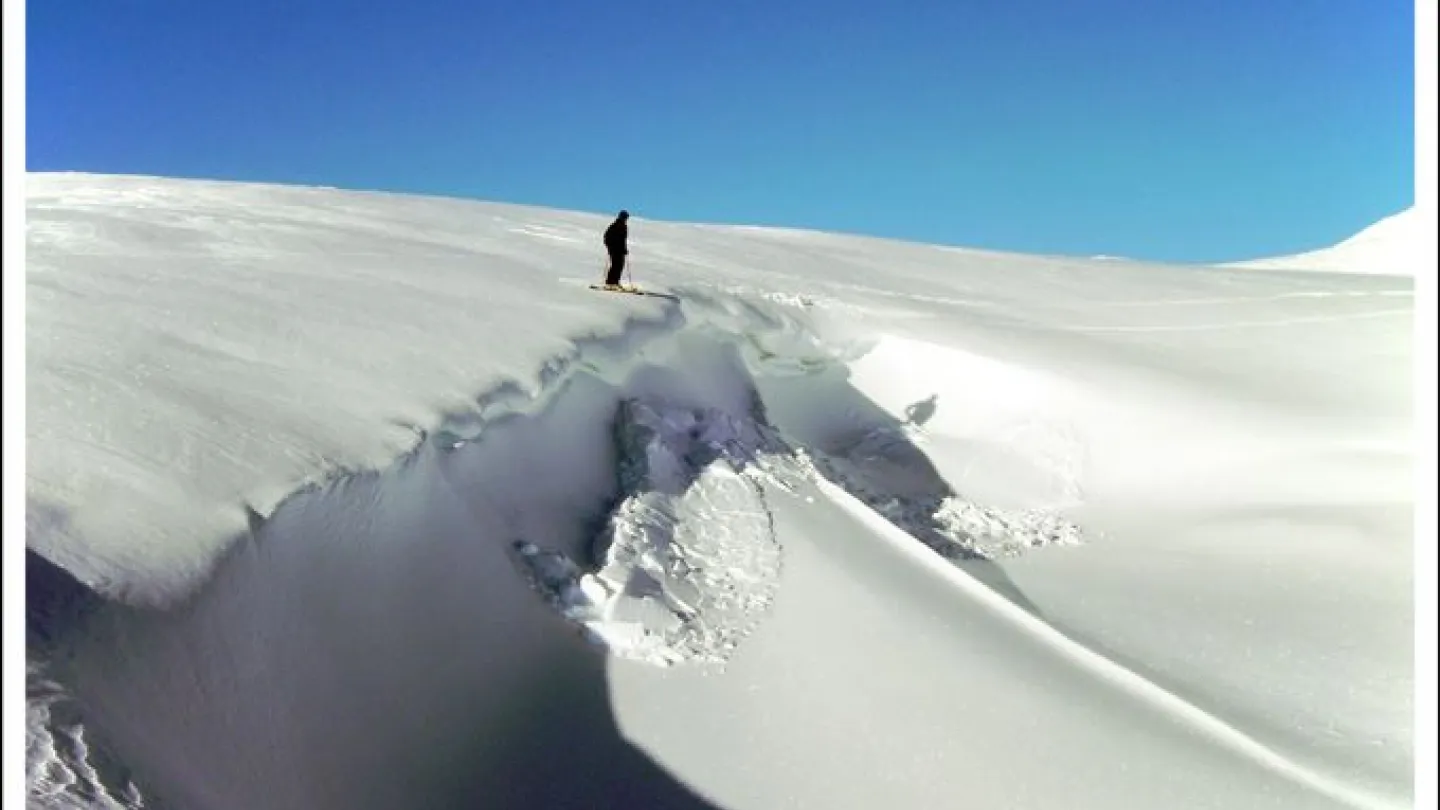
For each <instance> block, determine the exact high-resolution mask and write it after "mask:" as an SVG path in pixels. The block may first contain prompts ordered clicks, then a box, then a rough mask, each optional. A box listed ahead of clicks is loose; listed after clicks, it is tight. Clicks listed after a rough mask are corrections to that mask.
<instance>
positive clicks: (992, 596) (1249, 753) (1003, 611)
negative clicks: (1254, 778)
mask: <svg viewBox="0 0 1440 810" xmlns="http://www.w3.org/2000/svg"><path fill="white" fill-rule="evenodd" d="M816 485H817V486H818V487H819V488H820V491H821V492H823V493H825V495H827V496H828V497H829V498H830V500H831V501H832V502H834V503H836V504H837V505H839V506H841V508H843V509H844V510H845V511H847V512H850V513H851V514H853V515H856V516H857V517H859V518H860V519H861V520H862V521H864V522H866V523H869V524H870V525H871V526H872V527H873V528H874V529H875V531H876V533H877V534H878V535H879V536H881V537H886V538H889V539H890V540H891V544H892V545H893V546H894V547H895V548H897V549H898V550H900V552H901V553H903V554H906V555H908V556H910V557H911V558H912V559H915V560H916V561H918V562H919V563H920V564H922V565H924V566H926V567H928V568H930V569H931V570H932V571H934V572H935V573H937V574H938V575H940V576H942V577H944V578H946V579H948V580H949V581H950V582H952V583H954V584H955V585H956V586H957V588H958V589H959V590H961V591H963V592H965V593H967V594H970V595H972V596H974V597H975V598H976V599H977V600H979V601H980V602H981V603H983V604H985V605H986V606H987V607H989V608H990V609H991V610H993V611H994V612H995V613H997V614H998V615H1000V616H1002V617H1004V618H1006V619H1008V620H1009V621H1010V622H1011V623H1012V624H1013V625H1014V626H1015V627H1016V628H1017V629H1020V630H1021V631H1022V632H1024V633H1025V634H1027V635H1029V636H1030V637H1031V638H1033V639H1035V640H1036V641H1037V642H1038V643H1040V644H1042V645H1044V646H1045V647H1046V648H1048V649H1049V650H1050V651H1051V652H1053V653H1054V654H1056V655H1059V656H1061V657H1063V658H1065V659H1067V660H1069V661H1070V662H1071V663H1072V664H1074V665H1075V666H1076V667H1078V668H1080V669H1082V670H1087V671H1088V672H1089V673H1090V674H1091V675H1092V676H1094V677H1096V678H1098V679H1100V680H1103V681H1106V682H1108V683H1110V684H1111V685H1113V686H1114V687H1115V688H1117V689H1119V690H1120V691H1122V692H1124V693H1125V694H1127V695H1129V696H1130V697H1131V698H1133V699H1135V700H1136V701H1139V702H1141V703H1146V704H1149V705H1150V706H1151V707H1152V708H1154V709H1155V710H1156V711H1159V712H1161V713H1163V714H1165V715H1167V716H1169V717H1171V718H1172V719H1174V720H1175V721H1176V722H1178V723H1183V724H1185V725H1187V726H1189V727H1190V728H1192V729H1194V730H1195V731H1197V732H1199V733H1201V734H1203V735H1205V736H1206V737H1208V738H1210V739H1211V740H1213V741H1214V742H1215V743H1216V744H1217V745H1219V746H1222V747H1224V748H1226V749H1228V750H1230V751H1231V752H1233V753H1234V754H1236V755H1238V756H1241V757H1244V758H1245V759H1248V760H1250V761H1251V762H1253V763H1255V764H1256V765H1257V766H1259V767H1262V768H1265V769H1267V770H1269V771H1271V772H1273V773H1276V774H1278V775H1280V776H1282V777H1285V778H1287V779H1290V780H1292V781H1294V782H1296V783H1297V784H1300V785H1303V786H1305V787H1307V788H1309V789H1311V790H1314V791H1315V792H1317V793H1319V794H1321V795H1324V796H1327V797H1329V798H1331V799H1334V800H1336V801H1337V802H1340V803H1341V804H1344V805H1346V806H1349V807H1354V808H1358V809H1365V808H1376V807H1387V808H1388V807H1395V808H1400V807H1405V806H1407V805H1406V804H1404V803H1402V802H1397V801H1387V800H1386V799H1385V798H1383V797H1381V796H1378V795H1376V794H1374V793H1372V792H1369V791H1366V790H1365V789H1363V788H1360V787H1357V786H1355V785H1351V784H1348V783H1346V782H1345V781H1344V780H1342V779H1340V778H1337V777H1334V776H1331V775H1329V774H1326V773H1322V772H1319V771H1317V770H1315V769H1313V768H1311V767H1309V766H1306V765H1304V764H1302V763H1300V762H1297V761H1295V760H1293V759H1291V758H1290V757H1288V756H1286V755H1285V754H1283V753H1281V752H1279V751H1277V750H1275V749H1274V748H1272V747H1270V746H1269V745H1266V744H1265V743H1263V742H1261V741H1259V740H1257V739H1255V738H1254V737H1252V736H1250V735H1249V734H1247V733H1246V732H1245V731H1243V730H1242V729H1240V728H1237V727H1235V726H1233V725H1231V724H1230V723H1229V722H1227V721H1225V720H1224V719H1222V718H1220V717H1218V716H1216V715H1214V714H1212V713H1210V712H1208V711H1206V710H1205V709H1203V708H1201V707H1199V706H1197V705H1195V704H1194V703H1191V702H1190V701H1188V700H1186V699H1185V698H1184V697H1181V696H1180V695H1177V694H1175V693H1174V692H1171V691H1170V690H1168V689H1166V688H1165V687H1163V686H1161V685H1159V684H1157V683H1155V682H1154V681H1152V680H1150V679H1149V678H1146V677H1145V676H1144V675H1142V674H1140V673H1138V672H1135V671H1134V670H1132V669H1130V668H1129V667H1126V666H1125V665H1124V664H1121V663H1118V662H1116V661H1114V660H1112V659H1110V658H1108V657H1107V656H1105V655H1103V654H1102V653H1099V652H1096V651H1095V650H1092V649H1090V648H1089V647H1088V646H1086V645H1084V644H1082V643H1080V642H1078V641H1076V640H1074V639H1072V638H1070V637H1069V636H1068V635H1066V634H1065V633H1064V632H1062V631H1061V630H1059V629H1058V628H1056V627H1054V626H1053V625H1051V624H1050V623H1049V622H1046V621H1045V620H1043V619H1041V618H1039V617H1038V616H1035V615H1034V614H1032V613H1030V612H1029V611H1027V610H1025V609H1024V608H1023V607H1021V606H1020V605H1017V604H1015V603H1014V602H1012V601H1011V600H1009V599H1007V598H1006V597H1005V596H1004V595H1002V594H1000V593H998V592H996V591H995V590H994V589H992V588H990V587H989V586H988V585H986V584H985V583H983V582H981V581H980V580H979V579H977V578H976V577H975V576H974V575H972V574H971V573H969V572H968V571H965V570H964V569H962V568H959V567H957V566H953V565H949V564H947V563H945V561H944V560H943V559H942V558H941V557H939V556H937V555H934V554H929V553H926V552H925V551H923V550H922V549H921V548H919V547H918V546H917V545H916V544H915V543H913V542H908V541H909V540H910V539H912V538H911V536H910V535H909V534H908V533H906V532H905V531H904V530H903V529H902V528H900V527H898V526H896V525H894V524H893V523H891V522H890V521H888V520H886V519H885V518H884V516H883V515H880V514H878V513H876V512H875V511H874V510H872V509H870V508H869V507H868V506H866V505H865V504H864V503H863V502H862V501H860V500H859V499H857V498H855V497H854V496H852V495H851V494H850V493H848V492H846V491H845V490H844V489H842V488H840V487H839V486H837V485H836V484H833V483H831V482H829V481H826V480H823V479H821V480H817V481H816ZM897 534H902V535H904V538H903V539H902V538H901V537H897V536H896V535H897Z"/></svg>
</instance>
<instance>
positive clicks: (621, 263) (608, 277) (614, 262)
mask: <svg viewBox="0 0 1440 810" xmlns="http://www.w3.org/2000/svg"><path fill="white" fill-rule="evenodd" d="M624 271H625V254H624V253H616V252H613V251H612V252H611V253H610V270H609V271H608V272H606V273H605V283H606V284H610V285H615V284H619V283H620V274H621V273H623V272H624Z"/></svg>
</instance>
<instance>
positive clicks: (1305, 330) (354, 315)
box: [26, 175, 1413, 810]
mask: <svg viewBox="0 0 1440 810" xmlns="http://www.w3.org/2000/svg"><path fill="white" fill-rule="evenodd" d="M28 183H29V191H28V206H27V214H28V225H27V229H28V258H27V268H26V274H27V302H26V303H27V318H28V321H27V347H26V352H27V385H28V418H27V431H28V440H29V444H28V462H27V482H28V483H27V490H28V499H27V500H28V507H29V511H28V527H29V531H28V537H27V543H28V547H29V552H28V583H29V593H28V596H27V606H28V608H29V615H28V623H27V628H28V630H29V650H30V652H29V666H30V675H29V685H30V701H29V705H30V716H29V746H28V752H29V753H28V764H29V774H30V776H29V791H30V797H31V803H32V805H34V806H37V807H72V806H82V807H174V808H255V807H266V808H277V810H278V809H281V808H347V809H353V808H399V807H519V806H524V807H723V808H736V809H737V810H738V809H739V808H777V807H833V808H874V807H895V808H901V807H924V808H930V807H937V806H941V807H997V808H998V807H1004V808H1055V807H1066V808H1118V807H1145V808H1150V807H1194V808H1206V807H1210V808H1227V809H1228V808H1272V807H1273V808H1297V807H1317V808H1318V807H1375V808H1389V807H1406V806H1409V804H1410V803H1411V799H1412V791H1411V777H1412V773H1413V762H1412V750H1413V746H1412V730H1411V721H1412V710H1411V691H1412V676H1411V659H1412V649H1411V640H1412V638H1413V636H1412V628H1411V617H1412V607H1411V605H1412V602H1411V590H1410V589H1411V574H1412V572H1411V566H1410V560H1411V542H1412V537H1411V530H1410V512H1411V506H1412V495H1411V492H1412V488H1411V482H1410V463H1411V446H1410V445H1411V439H1410V433H1411V413H1410V405H1409V403H1410V386H1411V382H1410V345H1409V335H1410V330H1411V319H1412V286H1411V282H1410V281H1409V280H1408V279H1405V278H1396V277H1386V276H1381V275H1374V276H1365V275H1339V274H1334V275H1332V274H1311V273H1285V272H1277V271H1257V270H1254V269H1230V268H1193V267H1192V268H1180V267H1167V266H1160V265H1147V264H1142V263H1134V262H1113V261H1103V260H1098V261H1097V260H1081V259H1060V258H1040V257H1031V256H1020V255H1008V254H1001V253H989V252H981V251H972V250H962V249H954V248H942V247H935V246H926V245H914V244H902V243H896V242H888V241H882V240H875V239H866V238H859V237H853V236H839V235H826V234H816V233H806V232H799V231H785V230H767V229H758V228H739V227H719V226H706V225H689V224H671V223H658V222H649V221H645V220H644V219H639V218H637V219H634V220H632V226H631V233H632V240H631V251H632V262H633V265H632V266H633V276H634V277H633V281H634V282H635V283H637V284H639V285H641V286H643V287H645V288H646V289H648V290H651V291H654V292H656V293H658V294H657V295H654V296H644V297H641V296H629V295H619V294H614V293H603V292H597V291H593V290H590V289H588V286H587V285H588V284H590V283H593V282H594V281H595V280H596V279H597V278H598V276H599V275H600V273H601V269H602V260H603V257H602V256H601V254H600V251H599V234H600V231H601V230H602V229H603V228H604V226H605V224H606V222H607V218H606V217H602V216H593V215H587V214H578V213H565V212H557V211H548V210H540V209H531V208H524V207H518V206H507V205H494V204H484V203H476V202H465V201H454V200H442V199H428V198H415V197H404V196H393V195H382V194H364V193H352V192H340V191H334V190H324V189H302V188H287V187H273V186H255V185H237V184H221V183H209V182H194V181H179V180H171V179H153V178H140V177H110V176H86V175H31V176H30V177H29V180H28Z"/></svg>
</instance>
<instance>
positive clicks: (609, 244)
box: [605, 211, 630, 287]
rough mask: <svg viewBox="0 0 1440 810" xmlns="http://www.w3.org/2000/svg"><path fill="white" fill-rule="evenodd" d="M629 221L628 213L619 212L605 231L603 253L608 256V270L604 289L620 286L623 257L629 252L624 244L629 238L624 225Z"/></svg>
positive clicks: (623, 265) (627, 228)
mask: <svg viewBox="0 0 1440 810" xmlns="http://www.w3.org/2000/svg"><path fill="white" fill-rule="evenodd" d="M629 219H630V212H629V211H621V212H620V215H619V216H617V217H615V221H614V222H612V223H610V227H608V228H606V229H605V252H606V253H609V254H610V270H609V272H607V273H606V274H605V286H606V287H618V286H620V273H621V271H623V270H624V269H625V256H626V255H627V254H628V253H629V252H630V250H629V248H628V247H627V246H626V244H625V240H626V239H627V238H629V235H630V233H629V227H628V226H627V225H626V224H625V223H626V222H627V221H628V220H629Z"/></svg>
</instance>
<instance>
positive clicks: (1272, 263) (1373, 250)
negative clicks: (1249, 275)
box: [1230, 208, 1435, 278]
mask: <svg viewBox="0 0 1440 810" xmlns="http://www.w3.org/2000/svg"><path fill="white" fill-rule="evenodd" d="M1433 223H1434V219H1433V218H1432V219H1429V220H1426V219H1422V218H1421V216H1420V213H1419V212H1418V211H1416V210H1415V209H1414V208H1407V209H1405V210H1404V211H1401V212H1400V213H1398V214H1392V215H1390V216H1388V217H1386V218H1384V219H1382V220H1380V221H1379V222H1377V223H1375V224H1374V225H1371V226H1370V227H1368V228H1366V229H1364V230H1362V231H1360V232H1359V233H1357V234H1355V235H1354V236H1352V237H1350V238H1349V239H1346V240H1345V241H1343V242H1340V243H1339V244H1336V245H1333V246H1331V247H1328V248H1321V249H1320V250H1312V251H1309V252H1306V253H1298V254H1295V255H1293V256H1276V257H1273V258H1266V259H1253V260H1251V261H1244V262H1235V263H1233V264H1231V265H1230V266H1231V267H1253V268H1260V269H1268V270H1321V271H1328V272H1332V273H1377V274H1381V275H1391V276H1409V277H1412V278H1413V277H1414V276H1415V275H1416V274H1417V273H1421V272H1424V271H1426V270H1429V269H1430V268H1428V267H1426V266H1425V258H1424V253H1423V252H1422V251H1421V246H1422V245H1423V241H1422V240H1423V239H1424V233H1425V231H1424V229H1425V228H1426V227H1427V226H1428V227H1429V228H1430V229H1431V230H1433V229H1434V227H1435V226H1434V224H1433ZM1432 238H1433V237H1432Z"/></svg>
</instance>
